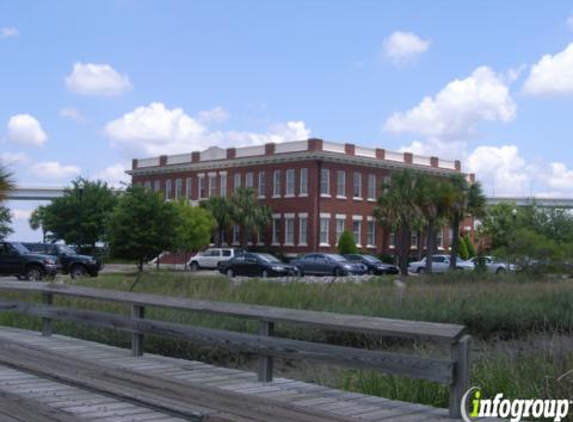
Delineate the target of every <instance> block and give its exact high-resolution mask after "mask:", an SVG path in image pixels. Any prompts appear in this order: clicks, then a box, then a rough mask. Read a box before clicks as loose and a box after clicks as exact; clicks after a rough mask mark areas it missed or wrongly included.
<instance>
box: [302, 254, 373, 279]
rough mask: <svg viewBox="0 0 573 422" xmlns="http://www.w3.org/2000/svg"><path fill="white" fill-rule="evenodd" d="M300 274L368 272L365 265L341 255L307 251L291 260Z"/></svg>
mask: <svg viewBox="0 0 573 422" xmlns="http://www.w3.org/2000/svg"><path fill="white" fill-rule="evenodd" d="M292 265H294V266H296V267H297V268H298V269H299V273H300V275H333V276H336V277H340V276H344V275H362V274H366V273H367V272H368V268H367V267H366V265H364V264H361V263H359V262H351V261H348V260H347V259H346V258H344V257H343V256H342V255H338V254H333V253H308V254H306V255H303V256H302V257H300V258H299V259H297V260H295V261H293V262H292Z"/></svg>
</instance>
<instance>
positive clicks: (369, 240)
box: [366, 216, 376, 248]
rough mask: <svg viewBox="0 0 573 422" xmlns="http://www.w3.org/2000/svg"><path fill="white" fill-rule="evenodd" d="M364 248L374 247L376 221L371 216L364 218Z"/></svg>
mask: <svg viewBox="0 0 573 422" xmlns="http://www.w3.org/2000/svg"><path fill="white" fill-rule="evenodd" d="M366 247H367V248H375V247H376V219H375V218H374V217H372V216H368V218H366Z"/></svg>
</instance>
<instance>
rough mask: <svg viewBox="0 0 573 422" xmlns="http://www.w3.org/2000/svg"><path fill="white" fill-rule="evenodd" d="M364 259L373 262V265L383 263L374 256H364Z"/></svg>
mask: <svg viewBox="0 0 573 422" xmlns="http://www.w3.org/2000/svg"><path fill="white" fill-rule="evenodd" d="M362 258H364V260H365V261H368V262H371V263H372V264H380V263H381V262H382V261H380V260H379V259H378V258H376V257H375V256H372V255H362Z"/></svg>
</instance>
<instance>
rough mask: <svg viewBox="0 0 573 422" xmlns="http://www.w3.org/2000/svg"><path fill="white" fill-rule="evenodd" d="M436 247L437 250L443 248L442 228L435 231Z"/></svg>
mask: <svg viewBox="0 0 573 422" xmlns="http://www.w3.org/2000/svg"><path fill="white" fill-rule="evenodd" d="M436 248H437V249H438V250H442V251H443V250H444V229H443V228H442V229H441V230H438V232H437V233H436Z"/></svg>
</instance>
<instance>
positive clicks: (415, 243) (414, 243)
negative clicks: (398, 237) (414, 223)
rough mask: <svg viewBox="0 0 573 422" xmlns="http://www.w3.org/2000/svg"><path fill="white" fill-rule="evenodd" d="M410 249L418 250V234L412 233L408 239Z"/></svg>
mask: <svg viewBox="0 0 573 422" xmlns="http://www.w3.org/2000/svg"><path fill="white" fill-rule="evenodd" d="M410 247H411V248H418V233H417V232H412V235H411V237H410Z"/></svg>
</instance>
